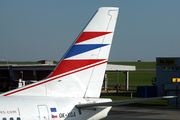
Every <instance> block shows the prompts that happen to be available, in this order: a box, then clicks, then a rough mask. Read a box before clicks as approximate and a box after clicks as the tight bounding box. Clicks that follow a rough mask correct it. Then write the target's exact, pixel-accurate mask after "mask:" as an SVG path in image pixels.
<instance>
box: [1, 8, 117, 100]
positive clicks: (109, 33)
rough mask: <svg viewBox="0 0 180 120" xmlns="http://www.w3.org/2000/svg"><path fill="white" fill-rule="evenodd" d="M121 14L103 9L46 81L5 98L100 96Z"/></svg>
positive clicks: (14, 91) (100, 9)
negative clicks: (118, 16)
mask: <svg viewBox="0 0 180 120" xmlns="http://www.w3.org/2000/svg"><path fill="white" fill-rule="evenodd" d="M117 15H118V8H115V7H102V8H99V10H98V11H97V13H96V14H95V15H94V16H93V18H92V19H91V21H90V22H89V23H88V24H87V26H86V27H85V29H84V30H83V31H82V33H81V34H80V35H79V36H78V38H77V39H76V40H75V42H74V43H73V44H72V46H71V47H70V49H69V50H68V51H67V52H66V54H65V55H64V56H63V58H62V59H61V60H60V62H59V63H58V65H57V66H56V67H55V69H54V70H53V71H52V72H51V74H50V75H49V76H48V77H47V78H46V79H44V80H42V81H39V82H37V83H34V84H30V85H28V86H25V87H22V88H18V89H16V90H12V91H9V92H6V93H4V94H2V95H3V96H12V95H16V96H58V97H86V98H87V97H99V96H100V92H101V88H102V82H103V79H104V74H105V70H106V65H107V61H108V56H109V52H110V47H111V42H112V39H113V34H114V29H115V25H116V20H117Z"/></svg>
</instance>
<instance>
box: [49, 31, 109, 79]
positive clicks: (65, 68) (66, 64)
mask: <svg viewBox="0 0 180 120" xmlns="http://www.w3.org/2000/svg"><path fill="white" fill-rule="evenodd" d="M110 33H112V32H83V33H82V34H81V35H80V37H79V38H78V39H77V41H76V42H75V43H74V45H73V46H72V47H71V49H70V50H69V51H68V53H67V54H66V55H65V57H64V58H63V60H62V61H61V62H60V64H59V65H58V66H57V67H56V69H55V70H54V71H53V73H52V74H51V75H50V76H49V77H48V78H51V77H55V76H56V77H58V75H60V74H64V73H67V72H70V71H74V70H78V71H77V72H79V69H81V68H83V69H82V70H85V69H88V68H91V67H95V66H97V65H101V64H104V63H107V60H106V59H97V58H96V59H92V58H90V57H89V56H88V55H84V53H86V54H88V52H90V51H92V50H95V49H98V48H102V47H105V46H108V45H109V44H102V41H103V38H101V39H100V41H98V40H95V41H94V42H92V41H93V40H94V39H96V38H97V39H98V38H99V37H103V36H104V35H107V34H110ZM76 56H78V57H77V58H76ZM71 73H74V72H71ZM68 75H69V74H68Z"/></svg>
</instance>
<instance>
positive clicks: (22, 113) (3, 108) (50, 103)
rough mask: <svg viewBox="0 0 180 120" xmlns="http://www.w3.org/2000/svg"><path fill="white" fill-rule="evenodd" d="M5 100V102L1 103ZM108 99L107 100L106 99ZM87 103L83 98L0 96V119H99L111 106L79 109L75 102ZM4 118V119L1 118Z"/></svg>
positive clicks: (105, 114)
mask: <svg viewBox="0 0 180 120" xmlns="http://www.w3.org/2000/svg"><path fill="white" fill-rule="evenodd" d="M5 101H6V103H7V104H3V103H4V102H5ZM108 101H109V100H108ZM84 103H88V102H87V100H86V99H84V98H59V97H20V96H18V97H0V119H1V120H2V119H3V118H6V119H7V120H9V119H10V118H13V119H14V120H51V119H52V120H63V119H73V120H76V119H77V120H80V119H84V120H85V119H101V118H104V117H106V116H107V113H108V112H109V110H110V108H111V107H107V108H99V109H86V110H83V109H81V110H79V109H77V108H76V107H75V105H77V104H84ZM3 120H4V119H3Z"/></svg>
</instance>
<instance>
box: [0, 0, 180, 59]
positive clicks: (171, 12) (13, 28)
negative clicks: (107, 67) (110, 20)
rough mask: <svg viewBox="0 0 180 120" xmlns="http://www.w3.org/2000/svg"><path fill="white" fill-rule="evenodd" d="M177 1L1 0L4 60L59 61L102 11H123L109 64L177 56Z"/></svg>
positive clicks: (179, 27) (179, 34) (179, 35)
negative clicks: (91, 20) (88, 23)
mask: <svg viewBox="0 0 180 120" xmlns="http://www.w3.org/2000/svg"><path fill="white" fill-rule="evenodd" d="M179 6H180V1H179V0H89V1H88V0H64V1H63V0H53V1H47V0H38V1H37V0H30V1H27V0H14V1H13V0H8V1H7V0H0V60H2V59H6V57H5V52H4V51H6V54H7V57H8V60H9V61H39V60H42V59H47V60H56V61H59V60H60V58H61V57H62V56H63V54H64V53H65V51H66V50H67V49H68V47H69V46H70V45H71V44H72V42H73V41H74V40H75V38H76V37H77V36H78V35H79V33H80V32H81V31H82V29H83V28H84V26H85V25H86V24H87V22H88V21H89V19H90V18H91V17H92V16H93V15H94V13H95V12H96V11H97V9H98V8H99V7H119V9H120V12H119V16H118V21H117V24H116V31H115V34H114V39H113V44H112V49H111V52H110V56H109V61H137V60H139V59H141V60H143V61H155V60H156V57H179V56H180V52H179V46H180V7H179Z"/></svg>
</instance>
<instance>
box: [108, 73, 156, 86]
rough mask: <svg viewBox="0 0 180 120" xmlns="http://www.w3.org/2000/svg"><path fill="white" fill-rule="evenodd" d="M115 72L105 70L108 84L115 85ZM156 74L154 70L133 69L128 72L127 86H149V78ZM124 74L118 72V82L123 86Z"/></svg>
mask: <svg viewBox="0 0 180 120" xmlns="http://www.w3.org/2000/svg"><path fill="white" fill-rule="evenodd" d="M117 74H118V73H117V72H107V77H108V79H109V80H108V85H110V86H115V85H117V76H118V75H117ZM154 76H156V71H133V72H130V73H129V86H151V79H152V78H153V77H154ZM125 79H126V78H125V74H124V73H123V72H119V80H118V83H119V84H122V85H123V86H125Z"/></svg>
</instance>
